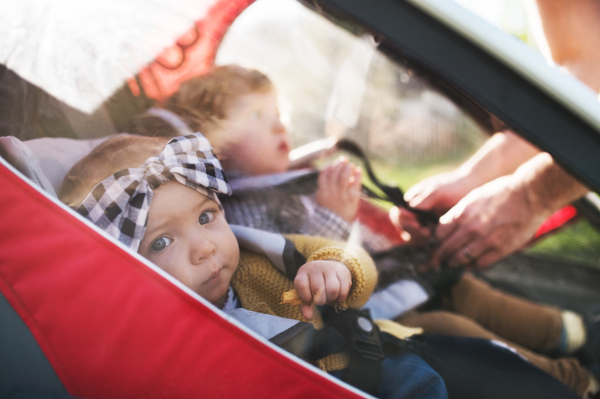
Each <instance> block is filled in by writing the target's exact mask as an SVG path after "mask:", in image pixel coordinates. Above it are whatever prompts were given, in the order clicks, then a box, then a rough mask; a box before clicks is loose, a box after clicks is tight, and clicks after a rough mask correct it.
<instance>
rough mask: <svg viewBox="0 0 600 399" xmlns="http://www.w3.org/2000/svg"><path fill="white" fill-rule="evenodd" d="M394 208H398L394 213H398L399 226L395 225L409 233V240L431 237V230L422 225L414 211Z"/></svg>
mask: <svg viewBox="0 0 600 399" xmlns="http://www.w3.org/2000/svg"><path fill="white" fill-rule="evenodd" d="M392 209H393V208H392ZM396 209H398V210H397V211H395V212H394V213H395V214H397V215H398V216H397V220H398V224H399V226H397V227H398V228H400V229H401V230H405V231H406V232H407V233H408V234H410V236H411V240H412V239H414V240H415V241H420V240H427V239H429V238H430V237H431V230H430V229H428V228H427V227H423V226H422V225H421V223H420V222H419V219H418V218H417V216H416V215H415V214H414V213H412V212H410V211H408V210H406V209H399V208H396Z"/></svg>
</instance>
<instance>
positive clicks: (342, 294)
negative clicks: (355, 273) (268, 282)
mask: <svg viewBox="0 0 600 399" xmlns="http://www.w3.org/2000/svg"><path fill="white" fill-rule="evenodd" d="M350 287H352V275H351V274H350V270H348V268H347V267H346V265H344V264H343V263H342V262H338V261H335V260H317V261H313V262H308V263H306V264H304V265H302V267H300V269H299V270H298V274H297V275H296V278H295V279H294V288H295V289H296V292H297V293H298V296H299V297H300V299H301V300H302V302H303V303H304V304H303V305H300V312H302V315H303V316H304V318H305V319H306V320H310V319H312V317H313V310H312V304H313V303H314V304H315V305H317V306H320V305H324V304H325V303H332V302H338V303H341V302H344V301H345V300H346V297H348V292H350Z"/></svg>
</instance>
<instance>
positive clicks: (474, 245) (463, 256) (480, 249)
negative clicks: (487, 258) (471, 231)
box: [452, 238, 489, 265]
mask: <svg viewBox="0 0 600 399" xmlns="http://www.w3.org/2000/svg"><path fill="white" fill-rule="evenodd" d="M487 251H489V245H488V243H487V242H486V241H485V240H482V239H477V238H475V239H474V240H471V241H468V242H467V243H466V244H464V245H463V246H462V248H460V249H458V250H457V251H456V252H455V254H454V256H453V257H452V262H453V263H458V264H461V265H471V264H473V265H475V264H476V263H477V261H478V259H479V258H481V256H482V255H483V254H484V253H486V252H487Z"/></svg>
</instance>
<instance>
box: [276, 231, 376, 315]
mask: <svg viewBox="0 0 600 399" xmlns="http://www.w3.org/2000/svg"><path fill="white" fill-rule="evenodd" d="M286 237H287V238H288V239H289V240H290V241H292V242H293V243H294V244H295V245H296V249H297V250H298V251H299V252H300V253H301V254H302V255H303V256H304V257H305V258H306V259H307V262H311V261H315V260H337V261H339V262H342V263H343V264H345V265H346V267H348V269H349V270H350V273H351V275H352V287H351V288H350V292H349V293H348V297H347V298H346V300H345V301H344V302H343V303H342V306H347V307H351V308H360V307H362V306H363V305H364V304H365V303H366V302H367V301H368V300H369V297H370V296H371V294H372V293H373V290H374V289H375V285H376V284H377V270H376V269H375V263H374V262H373V259H372V258H371V257H370V256H369V254H368V253H367V252H366V251H365V250H364V249H363V248H362V247H360V246H358V245H350V244H347V243H344V242H338V241H332V240H328V239H326V238H321V237H311V236H303V235H286Z"/></svg>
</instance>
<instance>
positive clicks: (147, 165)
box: [77, 133, 231, 251]
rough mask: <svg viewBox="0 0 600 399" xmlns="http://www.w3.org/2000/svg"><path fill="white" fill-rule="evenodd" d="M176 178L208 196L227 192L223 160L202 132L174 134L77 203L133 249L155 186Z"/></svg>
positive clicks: (138, 239)
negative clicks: (158, 150)
mask: <svg viewBox="0 0 600 399" xmlns="http://www.w3.org/2000/svg"><path fill="white" fill-rule="evenodd" d="M173 179H175V180H177V181H178V182H179V183H181V184H184V185H186V186H188V187H190V188H192V189H194V190H196V191H198V192H200V193H202V194H204V195H206V196H208V197H210V198H213V199H215V198H216V195H215V192H217V193H222V194H227V195H231V187H230V186H229V183H228V182H227V178H226V177H225V173H224V172H223V169H222V167H221V163H220V162H219V160H218V159H217V157H216V156H215V153H214V152H213V150H212V147H211V145H210V143H209V142H208V140H207V139H206V138H205V137H204V136H203V135H202V134H201V133H195V134H191V135H188V136H181V137H176V138H174V139H172V140H171V141H169V142H168V143H167V145H166V146H165V149H164V150H163V151H162V152H161V153H160V154H159V155H158V156H157V157H152V158H149V159H148V160H147V161H146V162H144V164H143V165H142V166H140V167H139V168H135V169H123V170H121V171H119V172H117V173H115V174H114V175H112V176H110V177H108V178H107V179H105V180H103V181H102V182H100V183H99V184H98V185H97V186H96V187H94V189H93V190H92V191H91V192H90V194H88V196H87V197H86V198H85V200H84V201H83V203H82V204H81V205H80V206H79V208H78V209H77V212H79V213H80V214H81V215H83V216H84V217H86V218H88V219H89V220H91V221H92V222H93V223H94V224H96V225H97V226H98V227H100V228H101V229H103V230H105V231H106V232H107V233H108V234H110V235H111V236H113V237H115V238H117V239H118V240H119V241H121V242H122V243H123V244H125V245H127V246H128V247H130V248H131V249H133V250H134V251H137V249H138V247H139V245H140V242H141V240H142V238H143V237H144V231H145V229H146V223H147V219H148V210H149V209H150V202H151V201H152V195H153V190H155V189H157V188H158V187H159V186H160V185H161V184H163V183H166V182H168V181H171V180H173Z"/></svg>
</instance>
